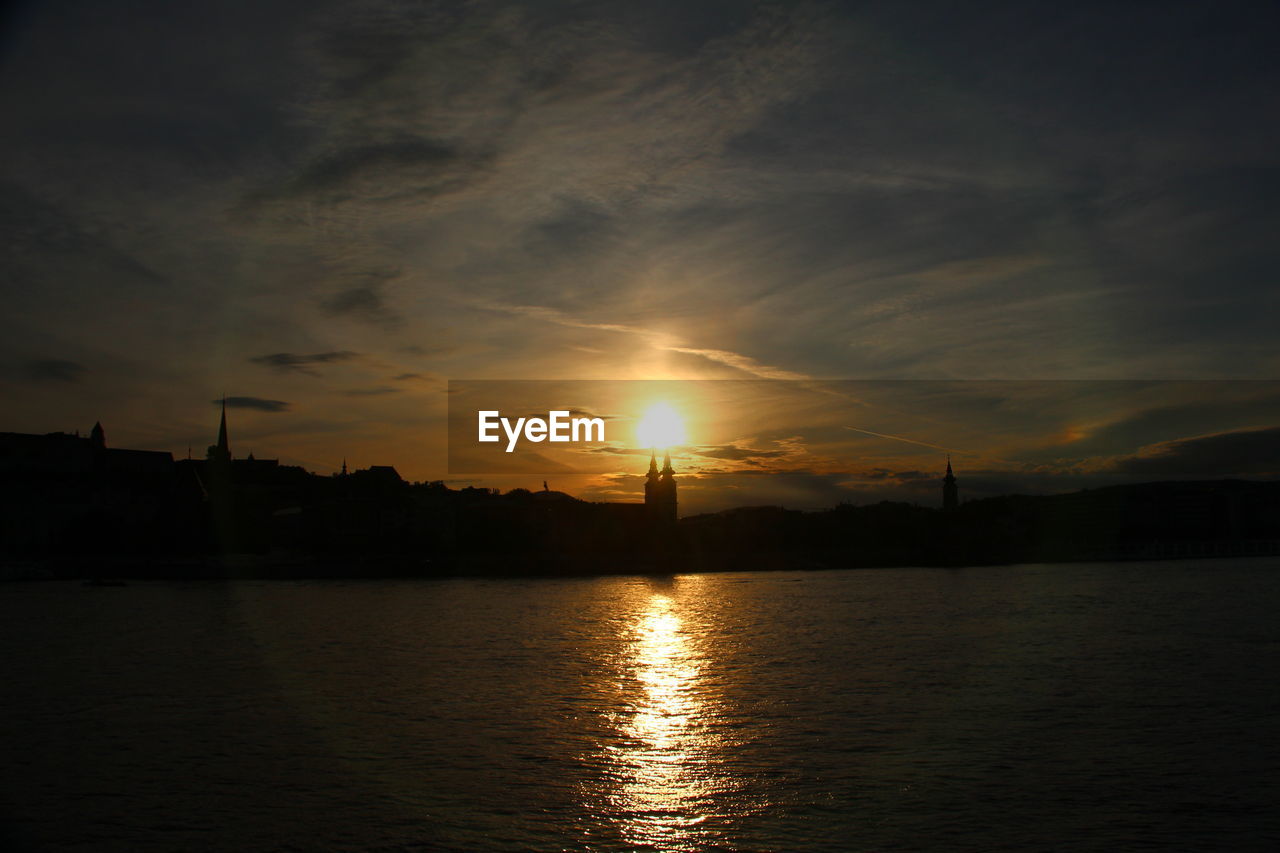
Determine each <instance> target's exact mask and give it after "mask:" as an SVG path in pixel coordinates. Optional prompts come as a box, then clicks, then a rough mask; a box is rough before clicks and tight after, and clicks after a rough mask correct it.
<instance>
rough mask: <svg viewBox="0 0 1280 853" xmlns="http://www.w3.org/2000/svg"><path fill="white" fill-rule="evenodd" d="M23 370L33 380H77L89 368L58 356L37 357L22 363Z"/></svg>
mask: <svg viewBox="0 0 1280 853" xmlns="http://www.w3.org/2000/svg"><path fill="white" fill-rule="evenodd" d="M23 372H24V374H25V375H26V377H27V378H28V379H29V380H31V381H33V382H79V381H80V380H81V379H83V378H84V375H85V374H86V373H88V372H89V368H87V367H85V366H84V365H83V364H80V363H79V362H75V361H66V360H65V359H60V358H38V359H34V360H32V361H28V362H27V363H26V364H24V365H23Z"/></svg>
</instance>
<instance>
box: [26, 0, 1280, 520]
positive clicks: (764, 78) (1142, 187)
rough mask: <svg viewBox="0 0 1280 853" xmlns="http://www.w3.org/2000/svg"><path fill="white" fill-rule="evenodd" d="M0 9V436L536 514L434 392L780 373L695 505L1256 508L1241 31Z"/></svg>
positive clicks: (1269, 408)
mask: <svg viewBox="0 0 1280 853" xmlns="http://www.w3.org/2000/svg"><path fill="white" fill-rule="evenodd" d="M5 8H6V11H4V12H3V13H0V14H3V15H4V16H5V19H4V20H3V21H2V22H0V23H2V27H0V33H3V35H0V110H3V114H4V116H5V121H4V126H3V130H0V222H2V223H3V234H4V239H3V241H2V242H0V255H2V258H0V288H2V289H3V295H4V303H5V308H6V310H5V311H4V312H2V313H0V403H2V404H3V405H2V406H0V412H2V413H3V417H2V418H0V430H5V431H16V432H38V433H43V432H52V431H56V430H63V431H68V432H70V431H73V430H76V429H79V430H81V432H82V433H83V432H87V430H88V429H89V427H91V426H92V424H93V423H94V422H95V421H99V420H100V421H101V422H102V423H103V425H104V426H105V428H106V430H107V436H108V443H109V444H111V445H112V446H118V447H135V448H143V449H155V450H168V451H171V452H173V453H174V454H175V456H185V455H186V453H187V448H188V447H190V448H192V452H193V453H194V454H196V455H201V454H202V453H203V451H204V448H205V447H207V445H208V444H210V443H212V441H213V440H214V437H215V435H216V425H217V416H218V409H217V403H216V401H218V400H220V399H221V398H222V397H224V396H225V397H226V398H227V399H228V407H229V415H228V417H229V421H230V424H231V436H232V449H233V452H235V453H236V454H237V455H243V454H247V453H248V452H249V451H253V452H254V453H255V454H256V455H257V456H259V457H270V458H279V459H280V460H281V461H282V462H286V463H289V464H298V465H303V466H304V467H306V468H308V469H309V470H313V471H317V472H319V473H330V472H333V471H335V470H336V469H337V468H338V467H339V466H340V465H341V464H342V460H343V459H344V458H345V459H347V460H348V462H349V463H350V464H351V466H352V467H365V466H367V465H370V464H391V465H395V466H396V467H397V469H398V470H399V471H400V472H401V473H402V474H403V475H404V476H405V477H406V478H408V479H411V480H433V479H445V480H447V481H449V482H451V483H454V484H461V483H463V482H468V483H476V484H479V485H490V486H494V487H500V488H510V487H513V486H526V487H536V486H540V484H541V480H542V479H544V476H539V475H537V474H536V473H534V472H530V474H529V475H526V476H507V477H484V476H469V477H467V476H459V475H454V474H451V473H450V471H449V468H448V464H447V455H448V454H447V452H446V414H447V409H448V403H447V396H448V395H447V394H446V388H447V382H448V381H449V380H451V379H453V380H460V379H472V380H475V379H490V380H535V379H536V380H571V379H573V380H615V381H616V380H676V379H679V380H708V379H715V380H742V381H744V382H745V384H743V385H740V386H738V387H742V388H747V387H753V388H754V387H762V386H753V385H752V383H756V382H758V381H761V380H768V381H773V382H779V381H780V382H783V383H789V384H787V385H786V386H785V387H787V388H788V389H790V390H791V391H796V389H800V390H799V391H796V393H801V394H802V396H803V395H808V396H807V397H806V398H805V399H806V400H809V402H810V403H812V400H811V399H810V398H812V397H814V394H816V395H817V396H816V398H814V399H818V400H819V402H822V401H826V403H827V405H825V406H824V405H820V404H819V403H813V404H812V405H810V404H809V403H805V404H796V405H792V404H786V405H768V406H764V405H762V406H757V405H754V404H753V405H745V404H744V403H743V401H742V400H738V401H737V403H738V405H737V407H736V409H734V410H735V411H739V412H740V413H739V414H738V415H737V416H735V417H733V418H721V419H720V423H719V424H718V425H716V426H715V427H714V428H711V427H708V428H707V429H706V430H705V434H702V435H699V434H698V433H697V431H696V430H694V431H692V432H691V434H690V435H689V444H688V445H687V446H682V447H681V448H679V449H677V452H676V466H677V470H678V471H680V472H682V473H683V474H684V478H683V480H682V486H683V491H682V507H685V510H684V511H686V512H688V511H694V510H704V509H716V508H720V507H723V506H728V505H735V504H741V503H778V504H783V505H788V506H795V507H804V508H809V507H818V506H829V505H832V504H833V503H836V502H839V501H841V500H851V501H854V502H860V501H865V500H874V499H881V498H891V499H905V500H919V501H921V502H929V501H936V500H937V499H939V498H940V490H939V488H938V478H939V477H940V476H941V471H942V468H943V466H945V452H946V450H952V451H953V458H954V461H955V463H956V466H957V475H958V476H959V477H960V483H961V493H962V496H968V497H977V496H983V495H986V494H995V493H1000V492H1002V491H1007V490H1022V491H1062V490H1068V489H1074V488H1081V487H1085V486H1088V485H1096V484H1099V483H1104V482H1112V481H1116V480H1118V479H1125V478H1128V479H1163V478H1179V477H1206V476H1248V477H1273V476H1280V458H1277V457H1278V456H1280V452H1278V451H1277V449H1276V447H1277V438H1278V437H1280V418H1278V417H1277V414H1280V411H1278V409H1280V403H1278V401H1280V385H1277V384H1276V382H1275V381H1274V380H1276V379H1278V378H1280V347H1277V345H1276V340H1277V336H1276V332H1275V325H1276V320H1275V318H1276V317H1277V316H1280V291H1278V290H1277V288H1276V287H1275V284H1276V282H1275V278H1276V261H1277V256H1278V255H1280V250H1278V249H1277V245H1280V244H1278V243H1277V241H1276V239H1275V236H1274V235H1275V234H1276V233H1278V232H1280V227H1278V226H1280V110H1277V107H1276V105H1275V93H1276V91H1278V90H1280V87H1278V86H1277V84H1278V83H1280V60H1278V59H1277V58H1276V52H1275V51H1274V44H1273V37H1272V34H1273V33H1274V31H1275V28H1276V24H1277V23H1280V21H1277V18H1278V17H1280V16H1278V15H1277V14H1276V13H1275V12H1274V10H1272V9H1270V8H1269V6H1268V5H1267V4H1256V3H1242V4H1231V3H1221V4H1204V3H1162V4H1137V3H1134V4H1128V3H1102V4H1092V3H1072V4H1053V5H1047V4H1027V3H969V4H955V3H927V2H912V3H902V2H897V3H786V2H783V3H778V2H774V3H751V2H690V1H689V0H686V2H679V3H676V2H662V0H658V2H646V3H635V2H601V3H584V2H538V3H489V2H467V3H432V2H396V1H395V0H392V1H391V2H378V0H362V2H323V0H306V1H305V2H302V0H298V1H297V2H292V1H291V0H254V2H240V1H239V0H223V2H219V3H214V4H180V3H169V2H132V0H121V2H115V3H111V4H104V3H100V2H69V0H51V2H41V3H27V4H22V3H18V4H9V5H8V6H7V7H5ZM868 380H881V381H885V380H892V381H891V382H884V383H883V384H879V385H866V384H863V385H857V384H848V383H849V382H852V381H862V382H864V383H865V382H866V381H868ZM1155 380H1180V381H1178V382H1173V381H1165V382H1156V381H1155ZM1190 380H1196V381H1190ZM842 381H843V382H845V384H841V382H842ZM822 383H829V384H828V385H826V386H823V385H822ZM830 383H834V385H832V384H830ZM691 387H695V386H691ZM698 387H700V386H698ZM708 387H709V386H708ZM779 387H782V386H779ZM817 387H825V388H826V391H822V392H815V391H814V390H813V389H814V388H817ZM833 388H834V389H835V390H834V392H833V391H832V389H833ZM749 399H751V400H753V401H754V400H755V399H756V398H755V397H749ZM696 408H698V406H693V407H691V411H690V412H689V413H688V414H689V418H690V420H691V421H692V420H696V419H697V418H698V417H699V415H698V413H697V412H695V411H692V409H696ZM703 408H706V406H705V404H704V405H703ZM724 408H725V409H729V408H733V406H731V405H730V403H727V402H726V403H724ZM633 414H634V413H630V412H623V411H617V412H614V413H613V414H612V416H613V417H616V418H619V419H621V420H626V418H628V417H630V416H632V415H633ZM859 430H861V431H859ZM913 442H914V443H913ZM616 449H617V450H626V451H635V452H625V453H623V452H615V453H612V454H600V456H609V457H610V458H609V460H608V462H609V464H608V465H605V466H603V467H602V463H601V462H600V461H599V460H596V461H594V462H593V463H592V464H591V465H589V466H582V465H579V466H576V467H575V466H573V465H570V470H568V471H567V472H566V470H565V469H563V468H557V469H556V470H555V474H556V477H557V481H556V483H555V485H556V487H557V488H562V489H564V490H565V491H570V492H573V493H575V494H581V495H583V496H585V497H593V498H609V499H628V496H629V495H632V496H633V497H634V498H635V499H638V496H639V486H638V482H639V481H638V480H637V479H636V478H637V477H638V476H639V475H642V474H643V471H644V469H645V467H646V466H647V462H648V460H647V452H644V449H643V448H635V447H629V446H628V443H627V442H626V441H622V442H621V443H620V444H619V445H618V446H617V448H616ZM1144 460H1145V461H1144ZM966 492H967V495H966Z"/></svg>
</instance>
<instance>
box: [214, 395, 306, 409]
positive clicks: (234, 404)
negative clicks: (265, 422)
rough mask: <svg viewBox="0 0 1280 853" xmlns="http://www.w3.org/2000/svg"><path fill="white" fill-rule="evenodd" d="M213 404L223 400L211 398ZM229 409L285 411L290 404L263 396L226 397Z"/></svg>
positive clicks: (219, 403)
mask: <svg viewBox="0 0 1280 853" xmlns="http://www.w3.org/2000/svg"><path fill="white" fill-rule="evenodd" d="M210 402H211V403H213V404H214V405H222V403H223V400H222V399H217V400H211V401H210ZM226 404H227V408H229V409H253V410H254V411H258V412H287V411H288V410H289V408H290V404H289V403H286V402H285V401H284V400H268V399H266V398H263V397H227V398H226Z"/></svg>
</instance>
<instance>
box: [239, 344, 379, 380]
mask: <svg viewBox="0 0 1280 853" xmlns="http://www.w3.org/2000/svg"><path fill="white" fill-rule="evenodd" d="M357 358H360V354H359V353H356V352H349V351H346V350H341V351H337V352H317V353H311V354H310V355H301V354H299V353H292V352H275V353H270V354H268V355H256V356H254V357H253V358H250V359H249V361H251V362H253V363H254V364H260V365H262V366H264V367H270V368H272V369H273V370H280V371H285V372H292V373H306V374H309V375H312V376H314V375H318V371H316V370H315V369H313V365H317V364H337V363H340V362H346V361H353V360H355V359H357Z"/></svg>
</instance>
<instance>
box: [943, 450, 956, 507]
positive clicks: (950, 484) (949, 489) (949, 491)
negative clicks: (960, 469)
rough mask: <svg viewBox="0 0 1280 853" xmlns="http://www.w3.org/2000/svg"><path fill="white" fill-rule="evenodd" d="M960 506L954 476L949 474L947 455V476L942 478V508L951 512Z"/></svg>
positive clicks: (949, 460) (949, 467)
mask: <svg viewBox="0 0 1280 853" xmlns="http://www.w3.org/2000/svg"><path fill="white" fill-rule="evenodd" d="M959 505H960V492H959V489H957V488H956V475H955V474H953V473H951V454H950V453H948V454H947V476H945V477H943V478H942V508H943V509H945V510H953V509H955V508H956V507H957V506H959Z"/></svg>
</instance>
